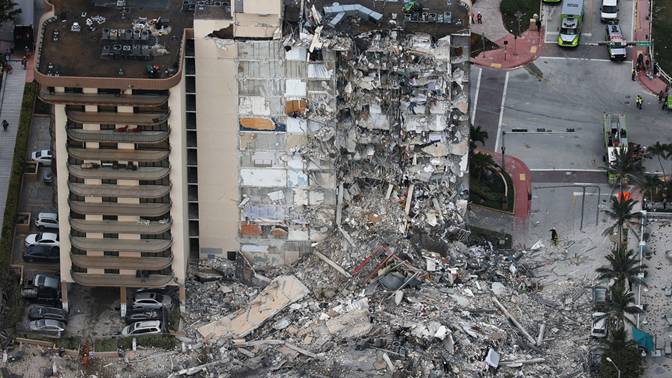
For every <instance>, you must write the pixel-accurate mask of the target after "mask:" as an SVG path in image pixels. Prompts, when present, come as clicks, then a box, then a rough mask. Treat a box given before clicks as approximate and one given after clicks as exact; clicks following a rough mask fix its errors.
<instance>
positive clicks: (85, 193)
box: [68, 182, 170, 198]
mask: <svg viewBox="0 0 672 378" xmlns="http://www.w3.org/2000/svg"><path fill="white" fill-rule="evenodd" d="M68 186H69V187H70V192H72V193H73V194H75V195H78V196H82V197H117V198H161V197H164V196H166V195H168V194H169V193H170V186H169V185H139V186H126V185H114V184H101V185H87V184H78V183H74V182H71V183H69V184H68Z"/></svg>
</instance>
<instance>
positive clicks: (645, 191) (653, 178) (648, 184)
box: [637, 175, 663, 202]
mask: <svg viewBox="0 0 672 378" xmlns="http://www.w3.org/2000/svg"><path fill="white" fill-rule="evenodd" d="M662 184H663V182H662V181H660V178H659V177H658V176H657V175H644V176H642V177H640V178H639V179H638V180H637V189H639V191H640V192H641V193H642V199H646V197H647V196H648V197H649V201H650V202H653V195H654V194H655V193H656V192H658V191H659V190H660V189H661V188H662Z"/></svg>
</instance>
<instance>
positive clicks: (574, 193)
mask: <svg viewBox="0 0 672 378" xmlns="http://www.w3.org/2000/svg"><path fill="white" fill-rule="evenodd" d="M572 195H573V196H574V197H580V196H582V195H583V192H573V193H572ZM586 195H587V196H596V195H597V193H586ZM610 195H611V194H609V193H600V197H609V196H610Z"/></svg>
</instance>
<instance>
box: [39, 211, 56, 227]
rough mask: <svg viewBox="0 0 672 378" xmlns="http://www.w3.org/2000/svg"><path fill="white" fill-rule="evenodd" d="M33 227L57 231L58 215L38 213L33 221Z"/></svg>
mask: <svg viewBox="0 0 672 378" xmlns="http://www.w3.org/2000/svg"><path fill="white" fill-rule="evenodd" d="M35 227H37V228H38V229H40V230H45V229H50V230H58V214H56V213H39V214H37V219H35Z"/></svg>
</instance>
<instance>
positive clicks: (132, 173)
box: [68, 164, 170, 181]
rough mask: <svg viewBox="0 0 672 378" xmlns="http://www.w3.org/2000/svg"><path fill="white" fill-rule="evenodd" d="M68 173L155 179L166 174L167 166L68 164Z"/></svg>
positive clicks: (81, 175)
mask: <svg viewBox="0 0 672 378" xmlns="http://www.w3.org/2000/svg"><path fill="white" fill-rule="evenodd" d="M68 170H69V171H70V174H71V175H72V176H74V177H77V178H80V179H100V180H105V179H114V180H147V181H156V180H161V179H162V178H164V177H166V176H168V174H169V173H170V169H169V168H163V167H139V168H137V169H136V170H131V169H124V168H117V169H114V168H107V167H99V168H82V167H81V165H74V164H71V165H68Z"/></svg>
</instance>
